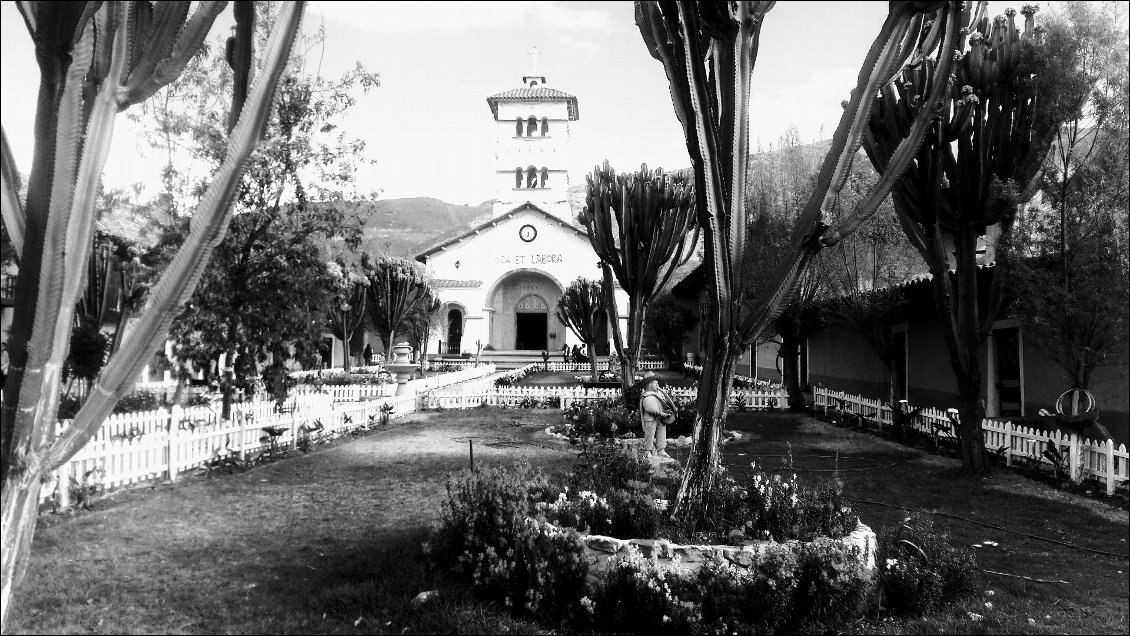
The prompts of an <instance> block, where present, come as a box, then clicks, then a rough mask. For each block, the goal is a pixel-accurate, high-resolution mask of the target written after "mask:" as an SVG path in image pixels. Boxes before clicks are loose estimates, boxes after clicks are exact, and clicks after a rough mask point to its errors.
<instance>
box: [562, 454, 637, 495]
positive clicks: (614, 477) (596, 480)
mask: <svg viewBox="0 0 1130 636" xmlns="http://www.w3.org/2000/svg"><path fill="white" fill-rule="evenodd" d="M650 474H651V463H650V462H648V461H647V460H646V459H644V458H641V457H639V456H638V455H636V454H635V453H631V452H624V451H622V450H620V448H619V447H617V446H615V445H613V444H594V445H592V446H589V447H588V448H587V449H586V452H585V454H584V455H582V456H581V458H580V461H578V462H577V463H576V464H575V465H574V466H573V469H572V470H570V471H569V472H568V473H567V474H566V475H565V483H566V485H567V486H568V488H569V489H571V490H576V491H581V490H591V491H593V492H597V493H607V492H610V491H612V490H616V489H626V488H628V484H629V482H646V481H648V476H649V475H650Z"/></svg>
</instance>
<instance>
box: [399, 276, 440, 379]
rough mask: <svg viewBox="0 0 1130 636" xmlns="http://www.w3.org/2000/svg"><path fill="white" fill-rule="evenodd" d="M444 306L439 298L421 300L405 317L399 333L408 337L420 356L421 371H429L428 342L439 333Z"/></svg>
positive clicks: (432, 296) (431, 297)
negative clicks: (441, 310) (441, 308)
mask: <svg viewBox="0 0 1130 636" xmlns="http://www.w3.org/2000/svg"><path fill="white" fill-rule="evenodd" d="M442 306H443V303H441V302H440V300H439V298H437V297H436V296H435V295H430V296H427V297H425V298H424V299H423V300H421V301H420V302H419V303H418V304H416V306H414V307H412V309H411V310H410V311H409V312H408V315H407V316H405V317H404V322H403V323H402V324H401V326H400V329H398V331H400V332H402V333H405V334H407V335H408V341H409V342H410V343H411V344H412V346H413V347H414V348H415V349H416V351H417V353H418V354H419V356H420V371H421V372H425V371H427V367H428V340H430V339H431V337H432V336H433V335H435V334H436V333H437V332H438V331H439V326H440V325H441V324H442V322H443V321H442V317H441V316H440V315H439V309H440V307H442Z"/></svg>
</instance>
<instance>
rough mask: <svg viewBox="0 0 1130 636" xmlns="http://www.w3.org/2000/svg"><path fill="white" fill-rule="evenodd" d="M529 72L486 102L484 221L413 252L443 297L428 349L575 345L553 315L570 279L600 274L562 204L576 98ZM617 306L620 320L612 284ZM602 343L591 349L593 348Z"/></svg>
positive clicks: (620, 299)
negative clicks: (488, 192) (490, 143)
mask: <svg viewBox="0 0 1130 636" xmlns="http://www.w3.org/2000/svg"><path fill="white" fill-rule="evenodd" d="M533 73H534V74H531V75H526V76H524V77H522V87H521V88H515V89H511V90H507V91H503V92H501V93H497V94H495V95H491V96H490V97H488V98H487V104H488V105H489V106H490V113H491V116H492V117H493V118H494V122H495V129H496V150H495V153H494V156H493V158H492V160H491V162H490V164H489V166H490V170H491V172H490V178H491V179H492V181H493V183H495V191H496V194H495V196H494V202H493V207H492V210H491V213H490V215H489V217H486V216H484V217H480V218H479V219H476V220H475V221H472V223H471V224H470V225H469V226H468V227H465V228H461V229H459V230H456V231H453V232H449V233H447V234H445V235H443V236H441V237H439V238H438V239H436V240H434V241H432V242H431V243H429V244H426V245H423V246H421V247H420V248H418V249H417V253H416V260H417V261H419V262H420V263H422V264H423V266H424V269H425V271H426V273H427V274H428V276H429V277H430V278H431V282H432V286H433V287H434V288H435V289H436V291H437V292H438V294H439V298H440V301H441V302H442V303H443V305H442V308H441V316H442V322H443V325H442V327H441V329H440V332H439V333H438V334H437V335H436V336H435V337H434V339H433V340H432V341H431V342H429V344H428V350H427V353H429V354H435V353H437V352H438V353H443V354H448V355H450V354H459V353H462V352H470V353H474V352H475V351H476V347H477V344H476V343H478V344H479V345H482V346H483V347H484V348H486V347H487V346H488V345H489V349H493V350H496V351H528V352H537V353H540V352H541V351H543V350H548V351H549V352H550V353H554V352H560V351H561V348H562V347H563V346H569V347H572V346H573V345H574V344H579V341H578V340H577V338H576V336H575V335H574V334H572V333H571V332H570V331H569V329H568V327H566V326H565V325H564V324H563V323H562V322H561V321H559V320H558V319H557V316H556V313H555V307H556V305H557V300H558V298H560V296H561V293H562V291H563V290H564V289H565V287H566V286H568V285H569V283H571V282H572V281H574V280H575V279H577V278H578V277H584V278H589V279H600V277H601V271H600V268H599V263H598V260H597V257H596V254H595V253H594V252H593V249H592V246H591V245H590V244H589V241H588V238H587V236H586V235H585V230H584V227H582V226H581V225H580V224H578V223H577V221H576V220H575V218H574V212H573V210H572V208H571V206H570V205H569V200H568V189H569V185H570V180H569V171H568V170H567V169H566V168H565V162H566V160H567V156H568V155H567V149H568V144H569V136H570V133H571V126H572V124H573V122H575V121H577V120H578V119H579V111H578V107H577V98H576V97H575V96H573V95H570V94H569V93H566V92H564V91H561V90H558V89H556V88H552V87H550V86H548V85H547V84H546V78H545V76H542V75H537V74H536V73H537V72H536V71H534V72H533ZM617 305H618V309H619V311H620V315H621V316H624V315H625V313H626V307H627V296H626V295H625V294H624V292H622V291H620V290H617ZM489 349H488V350H489ZM602 349H603V350H602ZM606 349H607V348H606V347H601V346H600V345H598V352H599V353H606Z"/></svg>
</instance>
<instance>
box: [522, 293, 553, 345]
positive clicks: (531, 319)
mask: <svg viewBox="0 0 1130 636" xmlns="http://www.w3.org/2000/svg"><path fill="white" fill-rule="evenodd" d="M514 348H515V349H536V350H539V351H540V350H542V349H548V348H549V305H548V304H547V303H546V302H545V299H544V298H542V297H541V296H538V295H537V294H528V295H526V296H523V297H522V299H521V300H519V301H518V304H516V305H515V306H514Z"/></svg>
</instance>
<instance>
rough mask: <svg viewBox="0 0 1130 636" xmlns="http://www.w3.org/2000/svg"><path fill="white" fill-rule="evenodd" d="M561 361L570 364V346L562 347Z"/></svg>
mask: <svg viewBox="0 0 1130 636" xmlns="http://www.w3.org/2000/svg"><path fill="white" fill-rule="evenodd" d="M561 361H562V362H564V363H565V364H569V345H567V344H564V345H561Z"/></svg>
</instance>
